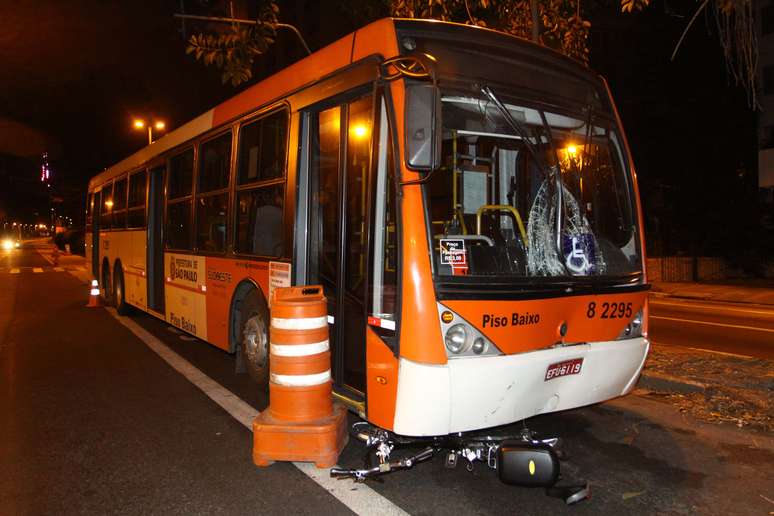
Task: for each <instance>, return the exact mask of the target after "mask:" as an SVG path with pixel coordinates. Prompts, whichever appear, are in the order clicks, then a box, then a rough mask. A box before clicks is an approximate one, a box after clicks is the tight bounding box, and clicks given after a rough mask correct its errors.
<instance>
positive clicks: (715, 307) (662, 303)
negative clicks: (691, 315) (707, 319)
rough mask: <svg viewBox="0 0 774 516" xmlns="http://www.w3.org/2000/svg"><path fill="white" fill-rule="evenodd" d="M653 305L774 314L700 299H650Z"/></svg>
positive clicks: (773, 311)
mask: <svg viewBox="0 0 774 516" xmlns="http://www.w3.org/2000/svg"><path fill="white" fill-rule="evenodd" d="M650 304H651V306H676V307H679V308H686V309H691V308H702V309H704V310H715V311H720V312H741V313H745V314H761V315H774V310H753V309H750V308H744V307H738V305H737V307H736V308H734V307H729V306H727V305H720V306H719V305H716V304H708V303H702V302H700V301H697V302H688V303H668V302H665V301H661V300H658V301H655V300H653V299H651V300H650Z"/></svg>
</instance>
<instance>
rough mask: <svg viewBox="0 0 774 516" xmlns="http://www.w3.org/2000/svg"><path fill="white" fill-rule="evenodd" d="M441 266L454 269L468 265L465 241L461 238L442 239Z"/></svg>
mask: <svg viewBox="0 0 774 516" xmlns="http://www.w3.org/2000/svg"><path fill="white" fill-rule="evenodd" d="M441 264H442V265H451V266H452V267H463V266H465V265H467V261H466V258H465V241H464V240H463V239H461V238H442V239H441Z"/></svg>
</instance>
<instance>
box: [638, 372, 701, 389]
mask: <svg viewBox="0 0 774 516" xmlns="http://www.w3.org/2000/svg"><path fill="white" fill-rule="evenodd" d="M637 387H641V388H643V389H649V390H651V391H672V392H679V393H682V394H690V393H693V392H705V391H706V390H707V386H706V385H705V384H703V383H700V382H695V381H693V380H687V379H685V378H680V377H677V376H672V375H668V374H663V373H646V372H643V373H642V375H641V376H640V379H639V381H638V382H637Z"/></svg>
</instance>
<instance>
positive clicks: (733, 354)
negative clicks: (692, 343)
mask: <svg viewBox="0 0 774 516" xmlns="http://www.w3.org/2000/svg"><path fill="white" fill-rule="evenodd" d="M688 349H692V350H694V351H704V352H705V353H713V354H715V355H724V356H728V357H737V358H755V357H751V356H750V355H740V354H738V353H726V352H725V351H715V350H714V349H703V348H688Z"/></svg>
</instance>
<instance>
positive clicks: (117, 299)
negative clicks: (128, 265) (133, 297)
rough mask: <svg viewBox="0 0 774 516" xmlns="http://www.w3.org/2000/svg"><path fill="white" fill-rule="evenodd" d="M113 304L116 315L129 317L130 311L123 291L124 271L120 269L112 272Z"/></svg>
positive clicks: (117, 268)
mask: <svg viewBox="0 0 774 516" xmlns="http://www.w3.org/2000/svg"><path fill="white" fill-rule="evenodd" d="M113 303H114V305H115V307H116V312H118V315H129V311H130V309H129V304H128V303H127V302H126V291H125V290H124V270H123V269H122V268H121V267H116V268H115V269H114V270H113Z"/></svg>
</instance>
